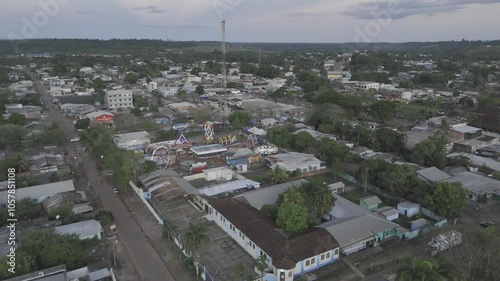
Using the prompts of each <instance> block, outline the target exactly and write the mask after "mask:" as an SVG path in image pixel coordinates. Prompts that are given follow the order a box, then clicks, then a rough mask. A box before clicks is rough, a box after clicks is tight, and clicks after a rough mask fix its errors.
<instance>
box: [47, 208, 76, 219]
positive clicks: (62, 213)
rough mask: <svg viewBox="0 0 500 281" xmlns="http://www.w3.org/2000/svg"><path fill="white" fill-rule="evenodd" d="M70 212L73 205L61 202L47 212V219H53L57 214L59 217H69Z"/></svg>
mask: <svg viewBox="0 0 500 281" xmlns="http://www.w3.org/2000/svg"><path fill="white" fill-rule="evenodd" d="M72 212H73V206H72V205H71V204H63V205H61V206H59V207H57V208H56V209H55V210H53V211H52V212H50V213H49V219H50V220H54V219H56V218H57V216H60V218H62V219H63V220H64V219H65V218H66V217H69V216H70V215H71V214H72Z"/></svg>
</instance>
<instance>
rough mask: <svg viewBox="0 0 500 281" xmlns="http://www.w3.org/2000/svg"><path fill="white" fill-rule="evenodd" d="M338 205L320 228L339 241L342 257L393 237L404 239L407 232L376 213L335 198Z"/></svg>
mask: <svg viewBox="0 0 500 281" xmlns="http://www.w3.org/2000/svg"><path fill="white" fill-rule="evenodd" d="M333 196H334V197H335V198H336V200H335V205H334V206H333V207H332V209H331V211H330V212H329V213H328V214H327V215H325V217H324V219H325V220H326V222H325V223H323V224H321V225H319V226H318V227H320V228H324V229H326V230H327V231H328V232H329V233H330V234H331V235H332V236H333V237H334V238H335V240H337V241H338V242H339V245H340V247H341V248H340V250H341V252H342V253H343V254H345V255H349V254H352V253H355V252H358V251H361V250H363V249H366V248H369V247H373V246H375V245H378V244H379V243H382V242H384V241H386V240H388V239H390V238H393V237H398V238H399V239H402V238H403V237H404V235H405V234H406V233H407V232H408V230H406V229H404V228H403V227H401V226H400V225H398V224H396V223H393V222H391V221H389V220H386V219H385V218H383V217H382V216H380V215H379V214H376V213H372V212H370V211H368V210H367V209H363V208H361V207H360V206H358V205H356V204H354V203H353V202H351V201H349V200H347V199H345V198H343V197H341V196H339V195H333Z"/></svg>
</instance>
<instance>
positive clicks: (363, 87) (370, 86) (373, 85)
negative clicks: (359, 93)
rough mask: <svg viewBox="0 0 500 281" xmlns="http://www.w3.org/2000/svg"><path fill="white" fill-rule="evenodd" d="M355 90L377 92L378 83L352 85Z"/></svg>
mask: <svg viewBox="0 0 500 281" xmlns="http://www.w3.org/2000/svg"><path fill="white" fill-rule="evenodd" d="M354 87H355V88H356V89H359V90H365V91H368V90H370V89H374V90H377V91H378V90H379V88H380V83H376V82H358V83H356V84H355V85H354Z"/></svg>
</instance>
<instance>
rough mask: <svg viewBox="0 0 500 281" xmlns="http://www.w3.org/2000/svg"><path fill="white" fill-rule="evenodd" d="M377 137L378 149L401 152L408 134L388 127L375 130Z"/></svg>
mask: <svg viewBox="0 0 500 281" xmlns="http://www.w3.org/2000/svg"><path fill="white" fill-rule="evenodd" d="M375 136H376V138H377V141H376V144H377V146H378V147H376V149H378V150H380V151H382V152H397V153H400V152H401V151H402V150H403V149H404V146H405V144H406V140H407V136H406V134H403V133H400V132H397V131H393V130H391V129H388V128H381V129H378V130H377V131H375Z"/></svg>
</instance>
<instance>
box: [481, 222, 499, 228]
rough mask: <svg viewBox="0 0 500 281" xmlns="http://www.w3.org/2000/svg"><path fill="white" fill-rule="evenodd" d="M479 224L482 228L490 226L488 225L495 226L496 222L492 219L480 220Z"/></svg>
mask: <svg viewBox="0 0 500 281" xmlns="http://www.w3.org/2000/svg"><path fill="white" fill-rule="evenodd" d="M479 225H480V226H482V227H484V228H487V227H490V226H495V225H496V223H495V222H493V221H482V222H480V223H479Z"/></svg>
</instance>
